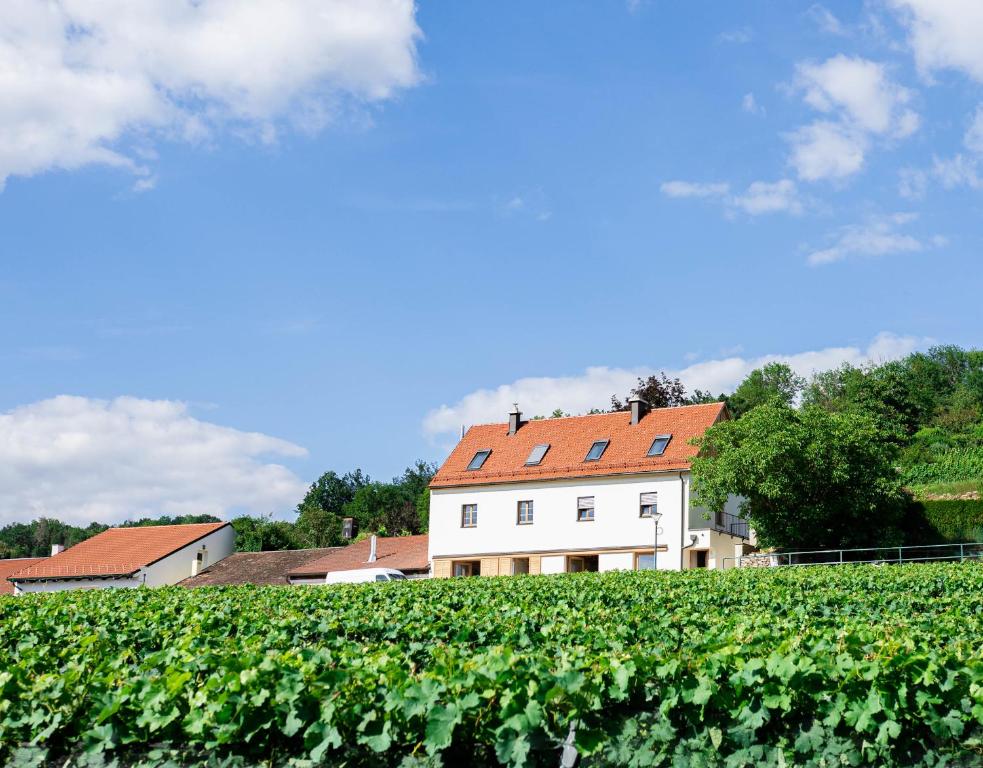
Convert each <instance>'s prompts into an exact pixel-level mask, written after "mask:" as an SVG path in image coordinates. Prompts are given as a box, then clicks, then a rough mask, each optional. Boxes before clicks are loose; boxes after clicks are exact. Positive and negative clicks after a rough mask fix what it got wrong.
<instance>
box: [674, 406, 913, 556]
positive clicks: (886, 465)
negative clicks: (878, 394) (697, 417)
mask: <svg viewBox="0 0 983 768" xmlns="http://www.w3.org/2000/svg"><path fill="white" fill-rule="evenodd" d="M894 436H895V435H894V434H893V433H892V432H891V431H890V428H889V427H888V426H886V425H885V424H884V423H883V422H882V421H881V420H879V419H878V418H877V417H876V416H874V415H872V414H868V413H862V412H859V411H850V412H845V413H834V412H830V411H827V410H824V409H823V408H819V407H817V406H814V405H813V406H807V407H805V408H803V409H801V410H799V409H796V408H793V407H791V406H790V405H788V404H786V403H783V402H781V401H780V400H778V399H774V400H771V401H769V402H766V403H764V404H762V405H759V406H757V407H755V408H753V409H751V410H750V411H748V412H747V413H746V414H745V415H744V417H743V418H741V419H737V420H731V421H724V422H720V423H718V424H716V425H714V426H713V427H711V428H710V429H709V430H707V432H706V433H705V434H704V436H703V438H702V439H700V440H699V441H698V444H699V446H700V448H701V455H700V456H698V457H697V458H696V459H695V460H694V461H693V489H694V493H695V499H696V501H697V503H699V504H701V505H703V506H705V507H707V508H708V509H711V510H719V509H723V506H724V503H725V502H726V501H727V497H728V495H729V494H736V495H738V496H741V497H743V499H744V501H743V502H742V512H743V514H744V516H745V517H746V518H747V519H748V520H749V522H750V524H751V527H752V528H754V530H755V531H756V532H757V535H758V541H759V543H760V544H761V545H762V546H765V547H779V548H784V549H796V548H808V549H822V548H829V547H834V548H836V547H851V546H865V545H869V544H872V543H877V544H880V545H889V544H897V543H899V542H900V540H901V531H900V530H899V525H900V521H901V519H902V516H903V513H904V509H905V505H906V500H905V496H904V493H903V492H902V488H901V483H900V480H899V478H898V473H897V471H896V470H895V468H894V461H895V459H896V457H897V453H898V449H897V443H896V441H895V440H894V439H892V438H894Z"/></svg>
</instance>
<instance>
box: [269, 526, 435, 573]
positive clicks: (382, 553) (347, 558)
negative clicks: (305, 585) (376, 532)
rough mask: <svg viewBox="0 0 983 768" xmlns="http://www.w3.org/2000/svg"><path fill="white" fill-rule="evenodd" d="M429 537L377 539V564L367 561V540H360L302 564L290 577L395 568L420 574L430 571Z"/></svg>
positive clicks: (387, 537)
mask: <svg viewBox="0 0 983 768" xmlns="http://www.w3.org/2000/svg"><path fill="white" fill-rule="evenodd" d="M428 539H429V537H428V536H427V535H426V534H423V535H421V536H379V537H378V538H377V539H376V561H375V562H374V563H369V562H366V561H367V560H368V558H369V546H370V544H369V540H368V539H363V540H362V541H356V542H355V543H354V544H349V545H348V546H347V547H342V548H341V549H336V550H335V551H334V552H332V553H331V554H329V555H325V556H324V557H321V558H318V559H317V560H312V561H311V562H309V563H304V564H303V565H301V566H298V567H297V568H294V569H293V570H292V571H290V573H289V575H290V576H324V575H326V574H328V573H331V572H333V571H355V570H361V569H362V568H395V569H396V570H399V571H422V570H425V569H426V568H428V567H429V565H430V558H429V554H428V552H427V548H428Z"/></svg>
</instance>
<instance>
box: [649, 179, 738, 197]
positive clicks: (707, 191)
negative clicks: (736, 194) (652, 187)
mask: <svg viewBox="0 0 983 768" xmlns="http://www.w3.org/2000/svg"><path fill="white" fill-rule="evenodd" d="M659 189H660V190H661V191H662V194H664V195H665V196H666V197H721V196H723V195H726V194H727V192H728V191H730V185H729V184H726V183H725V182H718V181H712V182H703V181H666V182H664V183H663V184H662V186H661V187H659Z"/></svg>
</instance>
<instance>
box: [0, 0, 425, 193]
mask: <svg viewBox="0 0 983 768" xmlns="http://www.w3.org/2000/svg"><path fill="white" fill-rule="evenodd" d="M414 11H415V9H414V4H413V2H412V0H252V1H251V2H248V3H243V2H238V1H237V0H141V2H129V1H128V0H102V1H101V2H91V1H90V0H56V1H55V2H47V3H39V2H34V1H33V0H11V2H7V3H5V4H4V9H3V14H0V186H2V184H3V182H4V181H5V180H6V179H7V178H8V177H9V176H12V175H20V176H30V175H32V174H36V173H40V172H43V171H47V170H50V169H56V168H59V169H74V168H79V167H81V166H85V165H89V164H93V163H98V164H105V165H111V166H117V167H121V168H126V169H129V170H130V171H133V172H135V173H137V174H139V175H141V176H145V177H147V178H148V179H152V174H151V173H150V171H149V170H148V169H147V168H146V167H145V166H144V165H143V164H142V161H141V160H140V159H139V158H140V157H141V156H145V155H146V154H147V149H148V147H151V148H152V144H153V142H154V141H155V140H158V139H160V138H168V139H176V140H187V141H202V140H209V139H211V138H213V137H214V136H215V135H217V133H218V132H219V131H221V130H223V129H228V128H232V129H234V130H235V131H236V132H238V133H242V132H246V133H249V134H252V135H253V136H255V137H256V138H258V139H259V140H261V141H273V140H275V138H276V135H277V131H278V130H282V127H283V126H290V127H292V128H296V129H300V130H304V131H309V132H310V131H317V130H320V129H321V128H323V127H324V125H326V124H327V123H328V122H329V121H330V120H331V119H332V118H333V117H335V115H336V114H337V113H338V111H339V110H341V109H343V108H344V107H345V106H347V105H351V104H366V103H372V102H378V101H381V100H384V99H388V98H390V97H392V96H393V94H394V93H396V92H397V91H398V90H400V89H402V88H407V87H409V86H412V85H414V84H415V83H417V82H418V81H419V79H420V74H419V71H418V68H417V63H416V43H417V40H418V39H419V36H420V30H419V28H418V27H417V25H416V21H415V18H414ZM152 183H153V182H152V181H151V180H148V181H147V182H145V183H143V184H141V185H140V186H139V189H147V188H148V187H149V186H150V185H152Z"/></svg>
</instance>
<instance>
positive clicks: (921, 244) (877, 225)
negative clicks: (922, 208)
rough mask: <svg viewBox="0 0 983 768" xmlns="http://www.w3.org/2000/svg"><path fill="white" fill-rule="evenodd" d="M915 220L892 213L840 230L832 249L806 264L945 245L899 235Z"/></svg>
mask: <svg viewBox="0 0 983 768" xmlns="http://www.w3.org/2000/svg"><path fill="white" fill-rule="evenodd" d="M916 218H917V216H916V215H915V214H913V213H895V214H891V215H890V216H872V217H870V218H869V219H868V220H867V221H865V222H864V223H863V224H859V225H850V226H846V227H840V228H839V229H838V230H837V231H836V233H835V234H834V236H833V239H834V243H833V245H831V246H829V247H828V248H823V249H821V250H818V251H813V252H812V253H810V254H809V257H808V261H809V264H811V265H812V266H814V267H815V266H820V265H822V264H831V263H833V262H836V261H843V260H844V259H848V258H851V257H854V256H889V255H892V254H896V253H913V252H917V251H922V250H925V249H926V248H929V247H933V246H941V245H944V244H945V238H944V237H942V236H941V235H935V236H934V237H932V238H931V239H930V240H929V241H928V242H925V241H922V240H919V239H918V238H916V237H914V236H912V235H910V234H907V233H905V232H900V231H899V229H900V228H901V227H904V226H905V225H906V224H909V223H911V222H913V221H914V220H915V219H916Z"/></svg>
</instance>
